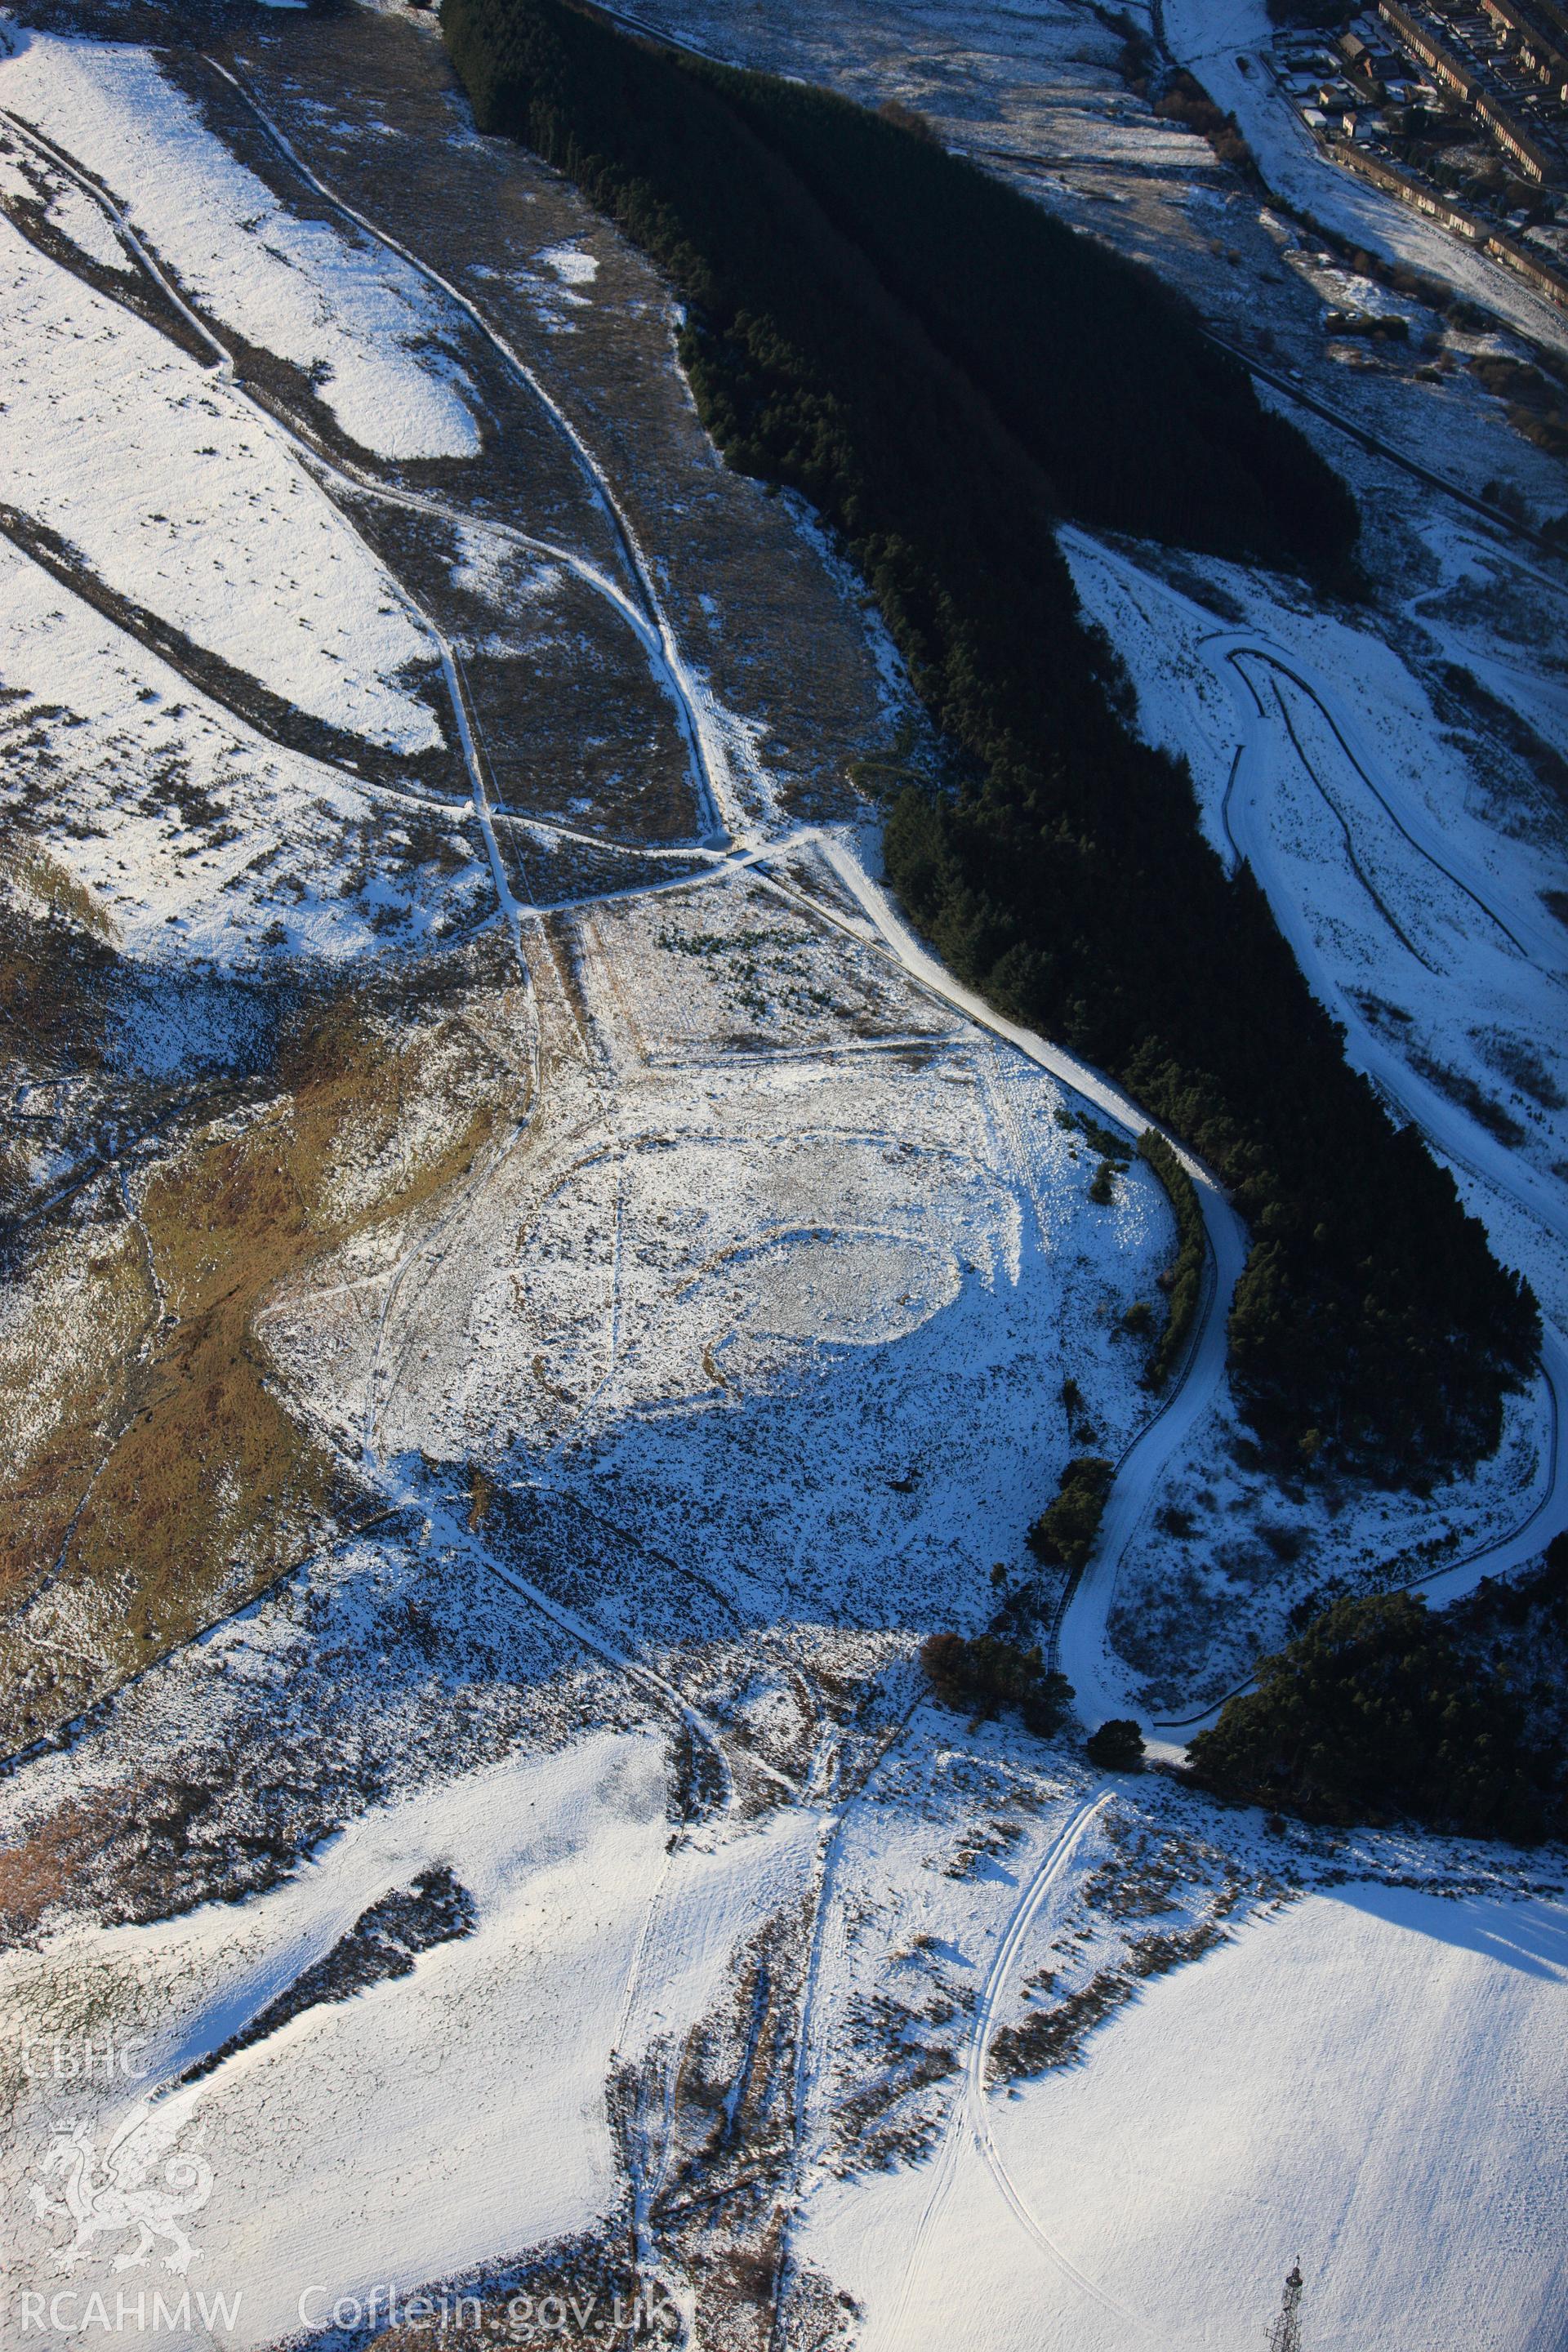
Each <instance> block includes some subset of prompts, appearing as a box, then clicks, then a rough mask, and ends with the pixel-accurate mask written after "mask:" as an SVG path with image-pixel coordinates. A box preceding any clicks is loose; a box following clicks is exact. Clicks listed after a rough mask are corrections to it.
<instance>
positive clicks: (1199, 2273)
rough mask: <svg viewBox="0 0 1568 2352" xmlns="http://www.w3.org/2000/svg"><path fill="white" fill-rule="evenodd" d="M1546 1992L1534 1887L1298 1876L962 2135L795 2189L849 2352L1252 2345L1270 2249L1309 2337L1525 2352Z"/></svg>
mask: <svg viewBox="0 0 1568 2352" xmlns="http://www.w3.org/2000/svg"><path fill="white" fill-rule="evenodd" d="M1052 1924H1053V1918H1052V1914H1051V1912H1050V1910H1049V1909H1048V1908H1047V1909H1045V1910H1044V1911H1043V1912H1042V1915H1041V1926H1040V1929H1039V1931H1038V1934H1039V1938H1040V1941H1039V1944H1037V1945H1036V1946H1035V1947H1034V1948H1025V1949H1024V1950H1021V1951H1020V1952H1019V1954H1018V1956H1017V1966H1018V1967H1019V1969H1023V1968H1025V1967H1026V1965H1027V1964H1028V1962H1029V1960H1030V1959H1031V1958H1033V1956H1034V1950H1037V1949H1038V1948H1041V1946H1043V1944H1044V1941H1045V1930H1046V1929H1047V1928H1048V1927H1050V1926H1051V1925H1052ZM1565 1990H1568V1913H1565V1912H1564V1911H1563V1908H1562V1906H1560V1905H1556V1904H1552V1903H1547V1902H1540V1901H1536V1902H1522V1903H1518V1904H1512V1903H1506V1902H1505V1903H1499V1902H1496V1901H1488V1900H1485V1899H1478V1898H1475V1897H1469V1898H1459V1899H1457V1900H1443V1899H1441V1898H1439V1897H1436V1896H1433V1895H1424V1894H1418V1893H1412V1892H1407V1891H1405V1890H1404V1889H1401V1888H1390V1889H1381V1888H1375V1887H1371V1888H1369V1887H1347V1888H1344V1889H1342V1890H1340V1891H1338V1892H1336V1893H1334V1894H1331V1895H1310V1896H1308V1897H1307V1898H1305V1899H1304V1900H1302V1901H1300V1902H1298V1903H1295V1904H1292V1905H1290V1906H1287V1907H1286V1908H1285V1909H1284V1910H1282V1911H1280V1912H1279V1913H1278V1914H1276V1915H1274V1916H1264V1917H1261V1918H1259V1919H1258V1920H1256V1921H1254V1922H1252V1923H1251V1924H1249V1925H1247V1927H1243V1928H1242V1929H1241V1930H1240V1931H1239V1932H1238V1933H1237V1935H1236V1936H1235V1938H1234V1940H1232V1941H1231V1942H1229V1943H1227V1944H1226V1945H1225V1946H1223V1947H1222V1948H1219V1949H1216V1950H1215V1951H1213V1952H1211V1953H1210V1954H1209V1955H1208V1956H1207V1958H1205V1960H1204V1961H1203V1962H1202V1963H1201V1965H1199V1966H1197V1967H1194V1968H1189V1969H1181V1970H1179V1971H1177V1972H1176V1973H1175V1974H1173V1975H1171V1976H1167V1977H1164V1978H1163V1979H1159V1980H1158V1981H1156V1982H1155V1983H1153V1984H1152V1985H1150V1986H1149V1987H1148V1988H1147V1990H1145V1991H1144V1992H1143V1993H1142V1996H1141V1998H1140V1999H1139V2000H1138V2002H1137V2004H1136V2005H1135V2006H1134V2007H1133V2008H1132V2009H1131V2010H1130V2011H1127V2012H1126V2013H1125V2014H1124V2015H1123V2016H1121V2017H1120V2018H1118V2019H1117V2021H1115V2022H1114V2023H1113V2024H1112V2025H1110V2027H1108V2028H1107V2029H1106V2030H1105V2031H1104V2033H1103V2035H1102V2038H1101V2039H1100V2042H1099V2043H1098V2045H1097V2047H1096V2049H1095V2052H1094V2055H1093V2058H1092V2060H1091V2061H1090V2063H1089V2064H1088V2065H1087V2066H1082V2067H1078V2068H1074V2069H1073V2070H1071V2071H1070V2072H1067V2073H1062V2074H1057V2075H1055V2076H1054V2077H1053V2078H1051V2079H1049V2080H1047V2081H1045V2082H1041V2083H1037V2084H1028V2085H1026V2086H1025V2087H1023V2088H1022V2089H1021V2090H1019V2091H1017V2092H1016V2094H1015V2095H1013V2096H1010V2097H1005V2098H1003V2099H1000V2100H994V2101H993V2102H992V2103H991V2105H992V2108H993V2114H992V2116H991V2120H990V2122H989V2125H988V2126H987V2134H988V2136H987V2137H986V2139H985V2141H984V2146H981V2145H977V2144H976V2143H975V2142H974V2140H973V2138H972V2137H971V2136H970V2132H969V2130H968V2128H967V2127H966V2123H965V2122H960V2123H956V2124H955V2126H954V2130H953V2134H952V2144H951V2147H950V2149H944V2151H943V2155H942V2158H938V2159H937V2160H936V2161H934V2162H933V2163H932V2164H931V2165H929V2166H926V2167H924V2168H921V2169H919V2170H916V2171H913V2172H910V2173H905V2174H902V2175H900V2176H899V2177H898V2178H897V2179H892V2180H888V2179H878V2180H876V2181H873V2182H869V2183H867V2182H860V2181H857V2182H855V2183H853V2184H848V2185H846V2186H844V2187H842V2188H839V2187H835V2188H834V2189H830V2190H825V2191H824V2192H822V2193H821V2194H820V2195H819V2197H818V2199H817V2200H816V2202H815V2204H814V2206H813V2208H812V2210H811V2215H810V2220H809V2222H808V2226H807V2242H808V2243H809V2244H810V2246H811V2248H812V2251H813V2252H814V2254H815V2255H816V2259H817V2260H819V2261H820V2262H822V2263H824V2265H825V2266H826V2267H827V2268H828V2269H830V2270H831V2271H832V2273H833V2274H834V2275H835V2276H836V2277H840V2278H843V2279H845V2280H846V2281H847V2284H848V2285H849V2287H850V2289H851V2291H852V2292H853V2293H854V2294H855V2295H856V2297H857V2300H858V2302H859V2303H860V2304H861V2305H863V2307H864V2309H865V2313H866V2326H865V2331H864V2336H863V2341H864V2342H865V2344H866V2345H867V2346H868V2347H876V2352H927V2347H931V2352H935V2347H939V2346H946V2345H951V2344H955V2343H964V2344H970V2343H973V2344H980V2343H984V2344H986V2345H990V2346H994V2347H997V2352H1003V2347H1007V2348H1008V2352H1011V2347H1015V2346H1016V2347H1025V2346H1028V2347H1036V2346H1045V2347H1053V2352H1054V2347H1058V2346H1060V2347H1063V2352H1068V2347H1071V2348H1072V2352H1079V2347H1095V2352H1099V2347H1106V2352H1110V2347H1116V2352H1123V2347H1127V2346H1129V2345H1134V2344H1158V2345H1162V2346H1169V2347H1173V2352H1175V2347H1182V2352H1186V2347H1194V2352H1196V2347H1200V2346H1205V2347H1206V2346H1221V2345H1222V2346H1226V2347H1228V2346H1233V2345H1235V2346H1239V2345H1243V2344H1247V2343H1252V2342H1258V2341H1260V2340H1262V2338H1263V2336H1264V2334H1265V2330H1266V2328H1267V2326H1268V2322H1269V2321H1270V2320H1271V2319H1272V2318H1273V2317H1274V2315H1275V2314H1276V2313H1277V2311H1278V2309H1279V2292H1280V2284H1281V2282H1282V2281H1283V2279H1284V2277H1285V2274H1286V2273H1287V2272H1288V2271H1289V2270H1290V2269H1291V2267H1292V2266H1293V2265H1294V2264H1295V2263H1300V2268H1301V2273H1302V2279H1303V2284H1304V2293H1303V2305H1302V2318H1303V2333H1304V2340H1306V2341H1307V2342H1310V2343H1311V2344H1313V2345H1321V2346H1322V2347H1325V2352H1339V2347H1343V2352H1352V2347H1359V2346H1362V2345H1364V2344H1367V2343H1376V2344H1378V2345H1382V2346H1386V2347H1388V2352H1426V2347H1429V2346H1431V2345H1434V2344H1455V2343H1463V2344H1467V2345H1474V2346H1476V2347H1482V2346H1484V2347H1487V2352H1514V2347H1526V2346H1528V2347H1539V2352H1549V2347H1555V2346H1556V2345H1557V2344H1558V2343H1559V2342H1560V2340H1561V2326H1562V2295H1563V2245H1562V2237H1561V2231H1560V2228H1559V2211H1560V2207H1559V2197H1560V2184H1561V2180H1562V2177H1563V2166H1564V2163H1565V2161H1568V2141H1565V2139H1564V2137H1563V2106H1562V2095H1563V2056H1562V2038H1561V2032H1560V2027H1561V2021H1562V2007H1563V1998H1564V1992H1565ZM1521 2143H1527V2144H1528V2145H1529V2146H1530V2147H1531V2149H1532V2150H1533V2151H1534V2160H1538V2161H1539V2165H1540V2170H1539V2172H1536V2171H1535V2170H1534V2168H1533V2161H1532V2166H1531V2170H1530V2172H1528V2173H1527V2174H1525V2175H1524V2176H1522V2177H1521V2169H1520V2165H1519V2150H1520V2147H1521Z"/></svg>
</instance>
